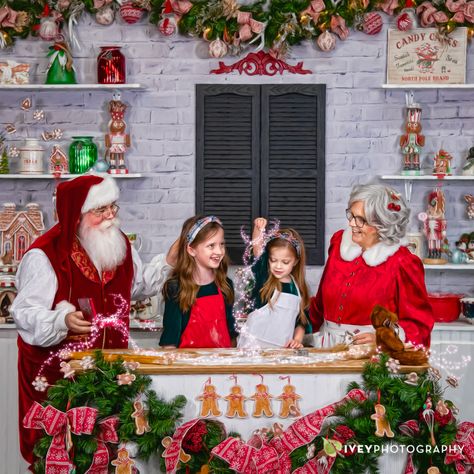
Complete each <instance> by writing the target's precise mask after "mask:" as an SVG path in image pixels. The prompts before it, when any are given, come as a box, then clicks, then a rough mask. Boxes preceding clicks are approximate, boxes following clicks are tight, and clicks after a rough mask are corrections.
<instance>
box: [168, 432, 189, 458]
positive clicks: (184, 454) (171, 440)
mask: <svg viewBox="0 0 474 474" xmlns="http://www.w3.org/2000/svg"><path fill="white" fill-rule="evenodd" d="M172 442H173V438H171V436H166V438H163V439H162V440H161V444H162V445H163V447H164V448H165V451H166V448H167V447H168V446H169V445H170V444H171V443H172ZM163 454H165V453H163ZM190 459H191V456H190V455H189V454H187V453H185V452H184V450H183V449H182V448H180V449H179V460H180V461H181V462H182V463H183V464H186V463H187V462H188V461H189V460H190Z"/></svg>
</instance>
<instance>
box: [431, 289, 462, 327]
mask: <svg viewBox="0 0 474 474" xmlns="http://www.w3.org/2000/svg"><path fill="white" fill-rule="evenodd" d="M463 296H464V295H457V294H454V293H429V294H428V299H429V301H430V303H431V307H432V308H433V315H434V320H435V321H436V322H438V323H447V322H449V321H455V320H456V319H458V317H459V314H460V313H461V301H460V299H461V298H462V297H463Z"/></svg>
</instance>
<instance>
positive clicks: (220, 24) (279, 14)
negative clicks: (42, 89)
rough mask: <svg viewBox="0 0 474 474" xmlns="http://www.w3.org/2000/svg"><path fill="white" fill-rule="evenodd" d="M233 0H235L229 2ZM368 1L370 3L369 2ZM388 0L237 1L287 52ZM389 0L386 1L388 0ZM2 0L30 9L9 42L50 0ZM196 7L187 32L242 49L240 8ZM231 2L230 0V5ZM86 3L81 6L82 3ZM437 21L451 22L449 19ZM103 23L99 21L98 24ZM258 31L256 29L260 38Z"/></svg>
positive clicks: (152, 14)
mask: <svg viewBox="0 0 474 474" xmlns="http://www.w3.org/2000/svg"><path fill="white" fill-rule="evenodd" d="M58 2H59V0H49V2H48V3H49V5H50V7H51V9H56V10H59V7H58ZM134 3H135V4H136V5H139V6H140V3H142V0H134ZM228 3H229V4H230V3H231V2H228ZM364 3H368V4H366V5H364ZM383 3H384V2H383V0H370V1H369V2H363V1H362V0H341V1H338V2H325V10H323V11H322V12H320V14H319V16H318V18H317V19H316V21H314V20H313V19H308V18H306V19H305V20H303V19H302V13H303V12H304V11H305V10H306V9H307V8H308V6H309V5H310V0H269V1H266V0H254V1H253V2H252V3H246V4H245V5H239V4H238V0H236V5H237V7H238V10H239V11H243V12H245V11H247V12H251V13H252V17H253V19H255V20H257V21H260V22H262V23H264V24H265V25H266V28H265V45H266V46H267V47H268V48H275V49H278V50H280V52H283V53H284V52H285V51H287V50H288V48H289V47H290V46H291V45H295V44H298V43H300V42H301V41H304V40H311V39H314V38H317V37H318V36H319V35H320V34H321V33H322V32H323V31H326V30H329V31H330V23H331V18H332V17H335V16H339V17H341V18H343V19H344V21H345V24H346V26H347V27H348V28H350V27H354V26H355V27H357V28H359V29H360V24H361V22H363V16H364V15H365V14H366V13H368V12H372V11H380V10H381V5H382V4H383ZM385 3H386V2H385ZM422 3H423V0H414V1H413V6H414V7H415V8H416V7H417V6H419V5H420V4H422ZM0 4H6V5H8V6H9V7H11V8H12V9H14V10H15V11H17V12H19V11H24V12H26V13H27V20H26V24H25V25H23V26H22V27H20V28H4V29H3V30H4V32H5V34H6V37H5V43H6V44H7V45H9V44H11V43H12V42H13V40H14V38H15V37H20V38H26V37H27V36H28V35H29V34H33V35H36V34H37V28H36V26H37V25H38V24H39V22H40V19H41V13H42V11H43V8H44V5H45V4H46V0H32V1H31V0H8V1H3V2H1V1H0ZM149 4H150V9H149V16H148V21H149V22H150V23H151V24H153V25H157V24H158V23H159V21H160V20H161V19H162V18H163V16H162V14H163V7H164V4H165V0H150V2H149ZM192 4H193V6H192V8H191V9H190V10H189V11H188V12H187V13H186V14H184V15H182V16H181V18H180V21H179V29H180V31H181V33H182V34H186V35H191V36H196V37H201V38H202V37H203V35H204V34H205V35H206V39H208V40H214V39H216V38H218V37H219V38H221V39H224V40H225V41H226V42H227V43H228V45H229V46H231V48H230V49H231V51H230V52H231V54H238V53H239V52H240V49H239V46H236V45H234V44H233V39H234V37H235V36H238V31H239V26H240V25H238V24H237V19H236V11H235V9H233V10H232V11H229V10H228V8H227V9H224V5H223V2H222V1H221V0H192ZM110 5H111V6H113V7H114V8H115V9H118V8H119V7H120V1H119V0H113V1H112V2H111V3H110ZM403 5H404V3H403V2H399V4H398V5H397V8H396V9H395V11H394V13H398V12H399V11H400V9H401V8H402V7H403ZM228 6H229V5H227V7H228ZM81 7H82V9H81ZM436 7H437V9H438V10H439V11H442V12H444V13H445V14H446V15H447V17H448V18H449V21H448V23H447V25H448V26H449V28H450V30H452V29H454V28H456V27H458V26H467V27H473V23H470V22H469V21H468V20H467V19H464V23H462V24H461V23H457V22H456V21H455V20H453V17H454V12H451V11H450V10H449V9H448V7H447V6H446V3H445V2H438V3H437V4H436ZM83 12H86V13H87V14H91V15H95V14H96V13H97V9H96V8H94V0H75V1H74V2H71V4H70V6H68V7H67V8H63V9H61V10H60V13H61V15H62V16H63V18H64V19H65V20H66V21H67V20H69V18H70V17H71V15H73V14H74V16H75V17H77V15H81V14H82V13H83ZM434 26H446V23H444V24H441V23H439V24H438V25H434ZM98 28H100V26H98ZM257 34H258V33H255V32H254V33H253V38H252V39H255V38H256V36H257Z"/></svg>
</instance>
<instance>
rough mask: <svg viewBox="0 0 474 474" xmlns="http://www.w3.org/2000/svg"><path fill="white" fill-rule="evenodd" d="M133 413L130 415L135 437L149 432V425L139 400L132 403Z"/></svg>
mask: <svg viewBox="0 0 474 474" xmlns="http://www.w3.org/2000/svg"><path fill="white" fill-rule="evenodd" d="M133 406H134V408H135V411H134V412H133V413H132V418H133V419H134V420H135V427H136V430H135V433H137V435H142V434H143V433H148V432H149V431H151V428H150V425H149V424H148V419H147V417H146V415H147V413H146V411H145V409H144V408H143V403H142V402H141V401H139V400H135V401H134V402H133Z"/></svg>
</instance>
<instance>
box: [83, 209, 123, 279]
mask: <svg viewBox="0 0 474 474" xmlns="http://www.w3.org/2000/svg"><path fill="white" fill-rule="evenodd" d="M119 225H120V221H119V220H118V219H117V218H114V219H110V220H105V221H103V222H101V223H100V224H99V225H98V226H90V225H87V224H86V223H85V222H84V221H82V222H81V223H80V224H79V229H78V236H79V240H80V241H81V245H82V246H83V247H84V250H85V251H86V252H87V255H89V258H90V259H91V260H92V263H93V264H94V266H95V267H96V268H97V270H98V272H99V273H102V272H103V271H105V270H113V269H115V268H116V267H117V266H119V265H120V264H121V263H122V262H123V261H124V260H125V256H126V254H127V244H126V241H125V237H124V236H123V234H122V233H121V232H120V229H119Z"/></svg>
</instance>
